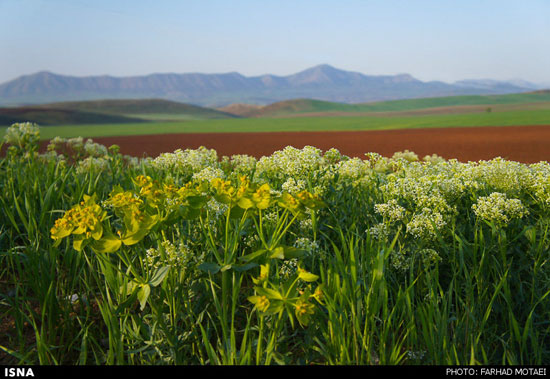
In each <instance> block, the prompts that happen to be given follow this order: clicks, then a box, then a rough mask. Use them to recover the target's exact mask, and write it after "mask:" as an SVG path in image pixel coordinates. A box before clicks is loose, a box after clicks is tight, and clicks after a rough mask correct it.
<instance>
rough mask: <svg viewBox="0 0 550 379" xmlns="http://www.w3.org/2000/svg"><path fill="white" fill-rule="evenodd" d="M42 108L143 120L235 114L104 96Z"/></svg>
mask: <svg viewBox="0 0 550 379" xmlns="http://www.w3.org/2000/svg"><path fill="white" fill-rule="evenodd" d="M37 107H39V108H44V109H51V108H57V109H68V110H77V111H86V112H96V113H102V114H116V115H123V116H131V117H138V118H143V119H146V120H167V119H171V120H185V119H190V120H199V119H219V118H235V117H238V116H236V115H234V114H230V113H226V112H221V111H218V110H215V109H211V108H204V107H199V106H195V105H191V104H185V103H179V102H175V101H169V100H162V99H124V100H119V99H106V100H91V101H72V102H61V103H50V104H43V105H38V106H37Z"/></svg>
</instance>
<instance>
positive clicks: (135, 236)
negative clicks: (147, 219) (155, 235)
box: [122, 228, 149, 246]
mask: <svg viewBox="0 0 550 379" xmlns="http://www.w3.org/2000/svg"><path fill="white" fill-rule="evenodd" d="M147 233H149V229H147V228H141V229H138V230H137V232H135V233H132V234H130V235H126V234H125V236H124V237H123V238H122V242H123V243H124V244H125V245H126V246H131V245H135V244H136V243H138V242H139V241H141V240H142V239H143V238H144V237H145V236H146V235H147Z"/></svg>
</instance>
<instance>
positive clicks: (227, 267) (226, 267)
mask: <svg viewBox="0 0 550 379" xmlns="http://www.w3.org/2000/svg"><path fill="white" fill-rule="evenodd" d="M229 269H231V265H225V266H223V267H222V268H220V271H221V272H224V271H227V270H229Z"/></svg>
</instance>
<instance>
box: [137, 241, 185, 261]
mask: <svg viewBox="0 0 550 379" xmlns="http://www.w3.org/2000/svg"><path fill="white" fill-rule="evenodd" d="M145 260H146V262H145V263H146V264H147V265H148V266H149V267H150V268H159V267H161V266H166V265H168V266H170V267H176V268H183V267H186V266H187V265H188V264H189V262H190V261H191V260H192V252H191V250H190V249H189V248H188V247H187V246H186V245H185V244H184V243H183V242H180V243H179V245H178V246H177V247H176V246H175V245H174V244H173V243H172V242H170V241H163V242H161V243H160V246H159V247H158V248H156V249H155V248H150V249H148V250H147V251H146V258H145Z"/></svg>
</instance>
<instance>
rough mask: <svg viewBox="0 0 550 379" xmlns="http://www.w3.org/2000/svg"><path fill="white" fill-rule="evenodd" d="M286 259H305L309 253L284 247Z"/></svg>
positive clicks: (291, 247)
mask: <svg viewBox="0 0 550 379" xmlns="http://www.w3.org/2000/svg"><path fill="white" fill-rule="evenodd" d="M283 249H284V255H285V259H294V258H301V257H303V256H304V255H305V254H306V253H307V251H306V250H302V249H298V248H296V247H293V246H283Z"/></svg>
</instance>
